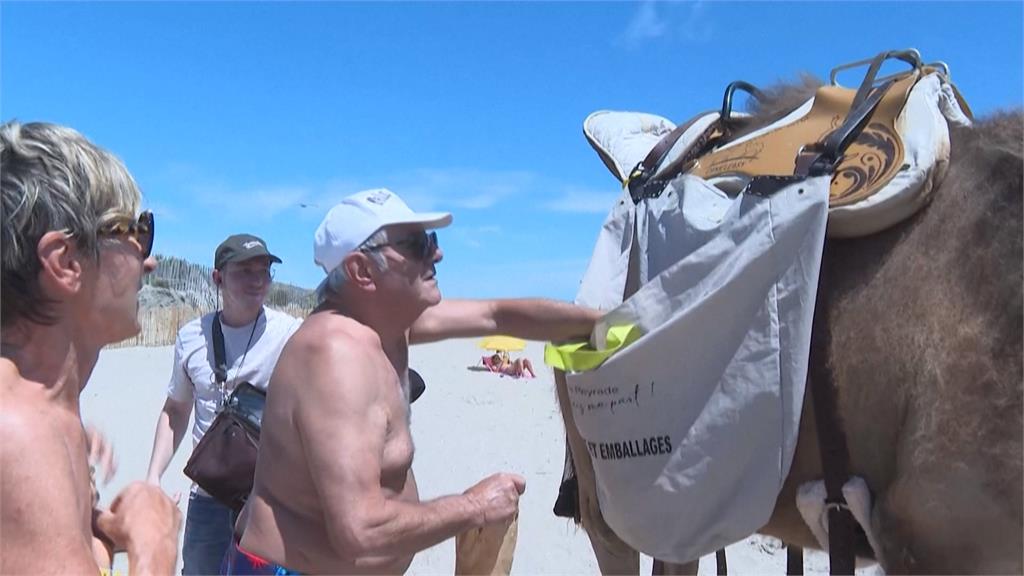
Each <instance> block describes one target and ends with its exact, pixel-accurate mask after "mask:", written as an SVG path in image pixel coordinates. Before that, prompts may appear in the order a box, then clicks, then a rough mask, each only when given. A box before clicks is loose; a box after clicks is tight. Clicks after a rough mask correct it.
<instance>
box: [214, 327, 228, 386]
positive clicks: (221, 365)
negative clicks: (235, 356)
mask: <svg viewBox="0 0 1024 576" xmlns="http://www.w3.org/2000/svg"><path fill="white" fill-rule="evenodd" d="M213 376H214V378H216V379H217V384H220V385H221V386H224V383H225V382H227V379H228V363H227V360H226V359H225V358H224V329H223V328H221V325H220V311H219V310H218V311H217V313H216V314H214V315H213Z"/></svg>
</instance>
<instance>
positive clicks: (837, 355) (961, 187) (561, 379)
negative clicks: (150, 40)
mask: <svg viewBox="0 0 1024 576" xmlns="http://www.w3.org/2000/svg"><path fill="white" fill-rule="evenodd" d="M818 84H819V82H818V81H816V80H812V79H810V78H809V77H807V78H805V79H804V81H803V82H801V83H796V84H786V85H780V86H777V87H775V88H773V89H770V90H766V91H764V95H763V96H762V99H761V101H760V102H752V104H753V114H754V117H755V118H757V119H760V120H762V122H761V125H766V124H768V123H770V122H771V121H772V120H773V119H774V118H778V117H781V115H782V114H783V113H785V112H787V111H789V110H792V109H793V108H794V107H795V106H796V105H797V104H799V103H801V102H804V101H805V100H806V99H807V98H808V97H809V96H810V95H811V93H812V92H813V90H814V89H815V88H816V87H817V85H818ZM950 140H951V147H952V153H951V159H950V165H949V169H948V172H947V174H946V177H945V179H944V180H943V182H942V183H941V185H940V187H939V188H938V189H937V190H936V191H935V193H934V199H933V200H932V201H931V203H930V204H929V205H928V206H926V207H925V208H924V209H923V210H921V211H920V212H918V213H917V214H915V215H914V216H912V217H911V218H909V219H907V220H904V221H903V222H901V223H899V224H897V225H895V226H893V227H891V228H889V229H887V230H884V231H882V232H879V233H876V234H873V235H870V236H867V237H862V238H856V239H846V240H837V239H828V240H827V241H826V244H825V250H824V257H823V262H822V276H823V279H824V280H823V283H822V287H821V292H820V293H819V302H823V305H824V306H828V310H827V318H828V319H829V321H828V326H827V331H828V339H827V340H828V344H827V349H826V350H825V351H824V354H825V357H826V359H827V362H828V364H829V366H830V367H831V371H832V374H833V383H834V386H835V390H836V403H837V409H838V413H839V415H840V420H841V422H840V425H841V428H842V430H843V431H844V433H845V435H846V439H847V444H848V449H849V470H850V473H851V474H852V475H856V476H860V477H862V478H864V479H865V481H866V482H867V485H868V487H869V488H870V490H871V493H872V495H873V506H872V510H871V519H870V521H871V525H872V526H871V527H872V529H873V531H874V532H875V533H876V534H877V536H878V538H879V540H880V544H881V551H880V554H879V555H878V557H877V558H873V553H872V551H871V549H870V548H869V547H866V546H863V545H861V546H858V548H857V554H858V556H860V557H864V558H873V559H874V560H876V561H878V562H879V563H880V564H881V566H882V568H883V569H884V570H885V571H886V572H887V573H917V574H925V573H927V574H939V573H957V574H968V573H984V574H1000V573H1016V574H1020V573H1022V572H1024V559H1022V554H1024V552H1022V542H1024V505H1022V490H1021V487H1022V485H1024V478H1022V457H1024V456H1022V454H1024V447H1022V412H1024V402H1022V396H1024V384H1022V381H1024V369H1022V347H1024V339H1022V331H1024V330H1022V325H1024V314H1022V259H1024V253H1022V234H1024V230H1022V199H1024V181H1022V171H1024V166H1022V164H1024V154H1022V142H1024V112H1022V111H1021V110H1019V109H1017V110H1011V111H999V112H995V113H993V114H991V115H989V116H988V117H986V118H982V119H980V120H977V121H976V122H975V124H974V125H973V126H972V127H969V128H958V127H951V134H950ZM556 387H557V392H558V400H559V404H560V406H561V408H562V415H563V419H564V422H565V424H566V431H567V439H568V444H569V448H570V450H571V455H572V458H573V462H574V468H575V472H576V475H577V479H578V491H579V501H578V503H579V509H578V520H579V521H580V522H581V524H582V525H583V527H584V529H585V530H586V531H587V533H588V536H589V537H590V540H591V543H592V545H593V547H594V552H595V554H596V556H597V559H598V563H599V565H600V568H601V571H602V573H605V574H625V573H634V574H635V573H637V572H638V570H639V563H638V554H637V552H636V551H635V550H633V549H631V548H630V547H629V546H628V545H626V544H625V543H624V542H623V541H622V540H621V539H619V538H618V536H616V535H615V534H614V532H613V531H612V530H611V529H610V528H609V527H608V525H607V524H606V523H605V522H604V520H603V519H602V517H601V511H600V507H599V504H598V500H597V496H596V488H595V478H594V471H593V468H592V463H591V460H590V456H589V454H588V451H587V449H586V447H585V445H584V444H583V440H582V438H581V437H580V435H579V432H578V431H577V430H576V429H575V424H574V422H573V413H572V410H571V409H569V408H568V407H569V400H568V391H567V389H566V380H565V376H564V374H562V373H558V372H556ZM810 388H811V385H810V384H809V385H808V389H810ZM808 397H809V394H808V395H807V396H805V399H804V409H803V413H802V418H801V423H800V431H799V440H798V443H797V447H796V452H795V456H794V459H793V464H792V467H791V469H790V471H789V475H788V478H787V480H786V482H785V484H784V486H783V488H782V490H781V493H780V494H779V496H778V498H777V501H776V504H775V508H774V512H773V513H772V515H771V518H770V520H769V522H768V523H767V524H766V525H765V526H764V527H763V528H761V530H760V531H759V532H760V533H762V534H766V535H770V536H775V537H778V538H780V539H781V540H782V541H784V542H786V543H788V544H790V545H795V546H800V547H807V548H818V547H819V546H818V543H817V541H816V539H815V538H814V536H813V535H812V533H811V531H810V530H809V529H808V527H807V525H806V524H805V523H804V521H803V519H802V518H801V516H800V514H799V513H798V511H797V508H796V490H797V487H798V486H800V485H801V484H803V483H804V482H807V481H810V480H816V479H820V478H821V477H822V471H821V462H820V457H819V451H818V450H819V448H818V438H817V435H816V429H815V423H814V410H813V409H812V406H811V405H810V401H809V400H808ZM679 517H680V521H681V522H685V521H686V514H685V511H680V514H679ZM862 544H863V543H862ZM655 570H656V571H657V572H661V573H693V574H695V573H696V571H695V570H696V561H694V562H692V563H690V564H688V565H671V564H666V563H661V562H657V561H656V562H655Z"/></svg>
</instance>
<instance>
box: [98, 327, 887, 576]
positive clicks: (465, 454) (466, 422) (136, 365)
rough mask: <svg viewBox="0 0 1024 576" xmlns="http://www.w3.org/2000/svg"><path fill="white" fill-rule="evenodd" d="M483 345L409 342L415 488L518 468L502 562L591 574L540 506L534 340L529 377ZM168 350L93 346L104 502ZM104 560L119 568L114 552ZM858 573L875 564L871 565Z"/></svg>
mask: <svg viewBox="0 0 1024 576" xmlns="http://www.w3.org/2000/svg"><path fill="white" fill-rule="evenodd" d="M482 352H483V351H481V350H480V349H479V348H477V346H476V341H475V340H452V341H448V342H442V343H436V344H428V345H423V346H414V347H412V349H411V359H410V364H411V366H412V367H413V368H414V369H416V370H417V371H418V372H420V374H422V376H423V378H424V379H425V381H426V383H427V391H426V393H425V394H424V395H423V397H422V398H421V399H420V400H419V401H417V402H416V404H414V405H413V410H412V431H413V438H414V440H415V443H416V457H415V462H414V464H413V469H414V471H415V473H416V477H417V482H418V484H419V487H420V493H421V495H422V497H423V498H425V499H428V498H433V497H436V496H441V495H445V494H452V493H458V492H462V491H463V490H465V489H466V488H468V487H469V486H471V485H472V484H474V483H475V482H477V481H478V480H480V479H482V478H483V477H485V476H487V475H489V474H491V473H494V472H499V471H509V472H516V473H519V474H522V475H523V476H524V477H525V478H526V482H527V489H526V493H525V494H524V495H523V498H522V500H521V501H520V517H519V541H518V546H517V548H516V556H515V562H514V564H513V568H512V571H513V573H515V574H597V573H598V568H597V561H596V560H595V559H594V555H593V552H592V551H591V549H590V544H589V541H588V539H587V537H586V535H585V534H584V533H583V531H582V530H580V529H578V528H577V527H576V526H575V525H574V524H573V523H572V522H571V521H568V520H565V519H562V518H556V517H555V516H554V515H553V514H552V513H551V507H552V505H553V504H554V501H555V496H556V494H557V491H558V485H559V482H560V480H561V475H562V464H563V460H564V450H565V448H564V446H565V441H564V432H563V431H562V422H561V417H560V416H559V413H558V407H557V405H556V402H555V390H554V381H553V377H552V375H551V373H550V371H548V370H547V369H546V368H545V367H544V366H543V362H542V358H543V345H542V344H540V343H530V344H529V345H528V347H527V349H526V350H525V351H524V352H522V353H520V355H523V356H526V357H527V358H530V360H531V361H532V362H533V364H534V366H535V367H536V368H537V371H538V374H537V378H536V379H532V380H530V379H520V380H515V379H512V378H508V377H502V376H498V375H495V374H491V373H489V372H485V371H482V370H480V369H478V368H477V366H479V364H480V357H481V355H482ZM172 360H173V350H172V348H171V347H170V346H165V347H157V348H120V349H112V350H105V351H104V352H102V353H101V355H100V360H99V363H98V365H97V367H96V370H95V372H94V373H93V377H92V380H91V381H90V383H89V385H88V387H87V388H86V389H85V392H84V393H83V395H82V415H83V420H84V421H85V422H86V423H89V424H94V425H96V426H98V427H99V428H101V429H102V430H104V431H105V433H106V434H107V435H108V437H109V438H110V439H111V441H112V442H113V443H114V446H115V450H116V452H117V457H118V462H119V468H118V473H117V475H116V476H115V477H114V479H113V480H112V481H111V483H110V484H109V485H107V486H105V487H102V489H101V497H102V500H103V502H104V503H107V504H109V502H110V500H111V499H112V498H113V496H114V495H115V494H116V493H117V491H118V490H120V489H121V488H122V487H123V486H124V485H125V484H127V483H128V482H131V481H133V480H137V479H141V478H143V477H144V476H145V472H146V467H147V465H148V463H149V453H150V449H151V446H152V441H153V430H154V426H155V423H156V417H157V413H158V412H159V410H160V408H161V406H162V405H163V402H164V398H165V390H166V385H167V379H168V375H169V373H170V367H171V362H172ZM190 436H191V435H190V434H189V435H187V436H186V439H185V441H184V442H183V446H182V449H181V450H179V451H178V454H177V455H176V456H175V458H174V460H173V461H172V462H171V465H170V467H169V468H168V470H167V473H166V474H165V475H164V479H163V488H164V490H166V491H167V492H168V493H169V494H172V495H173V494H175V493H181V494H182V498H181V502H180V507H181V511H182V514H184V512H185V507H186V504H187V500H188V491H189V485H190V482H189V481H188V479H187V478H185V476H184V474H182V472H181V470H182V468H183V467H184V465H185V462H186V460H187V459H188V455H189V453H190V451H191V443H190V442H191V441H190ZM727 551H728V561H729V571H730V573H731V574H784V573H785V563H786V554H785V550H784V549H782V548H781V546H780V544H779V542H778V541H777V540H775V539H772V538H767V537H761V536H754V537H751V538H748V539H747V540H744V541H741V542H737V543H736V544H733V545H732V546H730V547H729V548H728V549H727ZM804 562H805V572H806V573H807V574H827V573H828V559H827V557H826V556H825V555H824V554H822V553H820V552H812V553H808V554H807V556H806V557H805V561H804ZM454 564H455V561H454V541H452V540H449V541H446V542H442V543H441V544H439V545H437V546H434V547H433V548H430V549H428V550H425V551H423V552H421V553H420V554H419V555H417V556H416V559H415V560H414V561H413V564H412V567H411V568H410V570H409V573H410V574H451V573H452V570H453V567H454ZM114 567H115V568H116V569H121V570H122V571H125V570H126V567H127V563H126V562H125V559H124V557H123V555H121V557H119V558H118V560H117V562H115V566H114ZM179 569H180V558H179ZM650 570H651V560H650V558H647V557H642V559H641V568H640V571H641V574H650ZM857 572H858V574H874V573H881V571H880V570H878V568H877V567H869V568H867V569H861V570H858V571H857ZM122 573H124V572H122ZM714 573H715V560H714V556H708V557H706V558H703V559H702V560H701V566H700V574H714Z"/></svg>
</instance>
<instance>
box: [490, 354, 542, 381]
mask: <svg viewBox="0 0 1024 576" xmlns="http://www.w3.org/2000/svg"><path fill="white" fill-rule="evenodd" d="M481 360H482V362H483V364H484V366H486V367H487V369H488V370H490V371H491V372H497V373H499V374H504V375H506V376H511V377H513V378H522V377H524V376H526V375H527V374H529V377H530V378H536V377H537V375H536V374H534V372H533V364H532V363H530V359H529V358H516V359H515V360H512V359H511V358H510V357H509V355H508V354H507V353H504V352H495V353H494V354H492V355H490V356H484V357H483V358H482V359H481Z"/></svg>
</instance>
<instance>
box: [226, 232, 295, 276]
mask: <svg viewBox="0 0 1024 576" xmlns="http://www.w3.org/2000/svg"><path fill="white" fill-rule="evenodd" d="M260 256H266V257H267V258H270V261H271V262H276V263H278V264H280V263H281V259H280V258H278V257H277V256H274V255H273V254H271V253H270V252H269V251H267V243H266V242H264V241H263V239H262V238H258V237H256V236H253V235H252V234H235V235H233V236H228V238H227V240H224V241H223V242H221V243H220V246H217V252H215V253H214V256H213V267H214V268H216V269H217V270H223V269H224V266H226V265H227V264H228V263H229V262H243V261H245V260H249V259H250V258H258V257H260Z"/></svg>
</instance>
